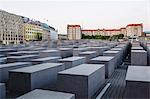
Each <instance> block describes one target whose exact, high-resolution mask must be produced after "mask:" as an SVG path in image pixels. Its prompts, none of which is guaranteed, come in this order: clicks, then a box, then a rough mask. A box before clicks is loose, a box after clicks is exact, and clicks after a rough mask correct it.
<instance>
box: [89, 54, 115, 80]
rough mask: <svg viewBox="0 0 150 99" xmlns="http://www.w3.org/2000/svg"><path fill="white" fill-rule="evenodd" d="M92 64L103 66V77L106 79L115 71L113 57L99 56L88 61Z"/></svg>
mask: <svg viewBox="0 0 150 99" xmlns="http://www.w3.org/2000/svg"><path fill="white" fill-rule="evenodd" d="M89 63H92V64H105V77H106V78H108V77H110V76H111V75H112V73H113V72H114V70H115V62H114V57H113V56H99V57H96V58H93V59H91V60H90V62H89Z"/></svg>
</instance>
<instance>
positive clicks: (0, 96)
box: [0, 83, 6, 99]
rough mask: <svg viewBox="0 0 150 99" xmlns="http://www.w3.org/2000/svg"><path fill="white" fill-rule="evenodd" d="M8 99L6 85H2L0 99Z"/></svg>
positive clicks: (0, 85)
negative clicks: (6, 98)
mask: <svg viewBox="0 0 150 99" xmlns="http://www.w3.org/2000/svg"><path fill="white" fill-rule="evenodd" d="M5 97H6V87H5V84H4V83H0V99H5Z"/></svg>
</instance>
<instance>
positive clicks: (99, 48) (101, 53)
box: [87, 46, 109, 55]
mask: <svg viewBox="0 0 150 99" xmlns="http://www.w3.org/2000/svg"><path fill="white" fill-rule="evenodd" d="M87 48H89V51H97V54H98V55H103V52H104V51H107V50H108V49H109V47H107V46H105V47H87Z"/></svg>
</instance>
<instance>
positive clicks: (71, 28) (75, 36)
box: [67, 25, 81, 40]
mask: <svg viewBox="0 0 150 99" xmlns="http://www.w3.org/2000/svg"><path fill="white" fill-rule="evenodd" d="M67 35H68V39H69V40H79V39H81V26H80V25H68V26H67Z"/></svg>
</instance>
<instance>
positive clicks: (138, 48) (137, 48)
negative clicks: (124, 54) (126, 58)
mask: <svg viewBox="0 0 150 99" xmlns="http://www.w3.org/2000/svg"><path fill="white" fill-rule="evenodd" d="M131 50H143V47H141V46H139V47H132V48H131Z"/></svg>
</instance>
